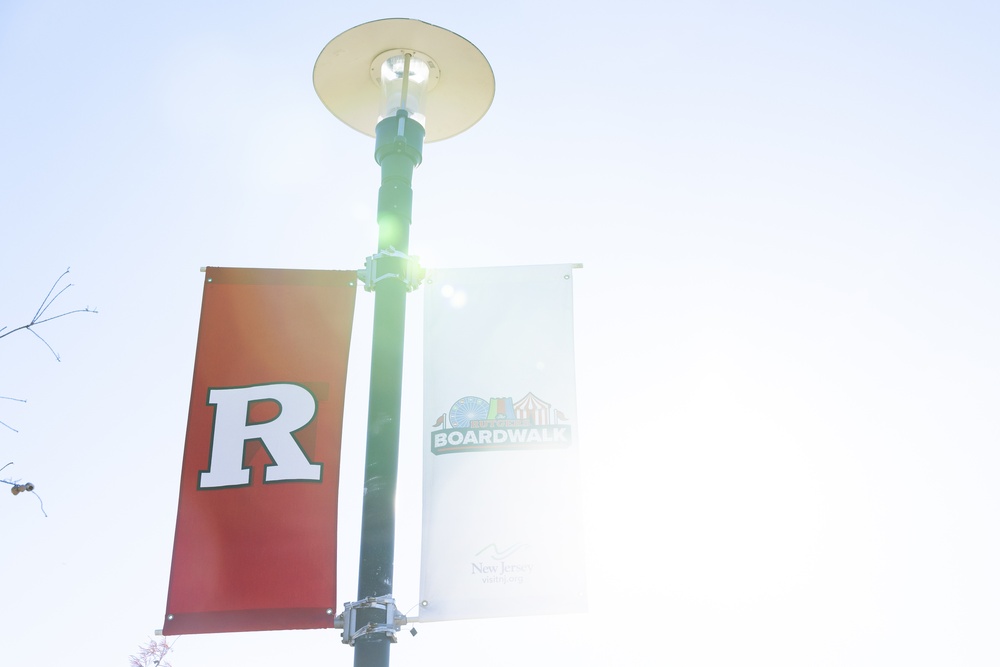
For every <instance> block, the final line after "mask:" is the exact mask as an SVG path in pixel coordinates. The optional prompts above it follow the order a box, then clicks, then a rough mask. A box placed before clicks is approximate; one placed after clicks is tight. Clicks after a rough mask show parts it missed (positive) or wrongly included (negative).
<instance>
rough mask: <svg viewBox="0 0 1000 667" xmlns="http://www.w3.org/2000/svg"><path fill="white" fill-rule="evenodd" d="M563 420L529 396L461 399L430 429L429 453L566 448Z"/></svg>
mask: <svg viewBox="0 0 1000 667" xmlns="http://www.w3.org/2000/svg"><path fill="white" fill-rule="evenodd" d="M568 421H569V420H568V419H567V418H566V416H565V415H564V414H563V413H562V412H561V411H560V410H556V409H555V408H553V407H552V406H551V405H550V404H548V403H546V402H545V401H543V400H541V399H540V398H538V397H537V396H535V395H534V394H532V393H530V392H529V393H528V395H527V396H525V397H524V398H522V399H521V400H519V401H517V402H515V401H514V400H513V399H511V398H509V397H508V398H491V399H490V400H488V401H487V400H485V399H482V398H479V397H478V396H465V397H464V398H460V399H458V400H457V401H455V403H454V404H453V405H452V406H451V409H450V410H449V411H448V412H446V413H445V414H442V415H441V416H440V417H438V419H437V421H436V422H434V426H432V427H431V452H432V453H434V454H451V453H452V452H474V451H475V452H479V451H486V450H498V449H540V448H549V447H569V446H570V444H571V443H572V441H571V439H570V426H569V423H568Z"/></svg>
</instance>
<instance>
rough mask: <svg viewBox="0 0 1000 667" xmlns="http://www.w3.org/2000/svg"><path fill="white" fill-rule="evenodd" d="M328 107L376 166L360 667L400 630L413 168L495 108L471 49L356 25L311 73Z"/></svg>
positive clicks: (424, 34)
mask: <svg viewBox="0 0 1000 667" xmlns="http://www.w3.org/2000/svg"><path fill="white" fill-rule="evenodd" d="M313 85H314V86H315V88H316V92H317V93H318V94H319V97H320V99H321V100H322V101H323V104H324V105H326V108H327V109H329V110H330V112H331V113H333V115H334V116H336V117H337V118H339V119H340V120H341V121H343V122H344V123H346V124H347V125H349V126H350V127H352V128H354V129H355V130H358V131H359V132H362V133H364V134H367V135H368V136H372V137H375V161H376V162H377V163H378V164H379V166H380V167H381V170H382V185H381V187H380V188H379V194H378V214H377V219H378V227H379V236H378V252H377V253H376V254H375V255H373V256H372V257H369V258H368V259H367V261H366V262H365V269H364V270H363V271H360V272H359V274H360V276H361V278H362V280H363V281H364V283H365V289H366V290H367V291H374V292H375V306H374V309H375V315H374V320H375V321H374V325H373V333H372V362H371V384H370V389H369V396H368V439H367V443H366V448H365V486H364V499H363V502H362V509H361V555H360V565H359V571H358V601H357V602H354V603H349V604H347V605H346V606H345V607H346V608H345V610H344V620H343V627H344V641H345V643H350V644H352V645H353V646H354V649H355V651H354V664H355V665H356V666H357V667H385V666H387V665H388V664H389V643H390V642H391V641H394V639H395V637H394V632H395V631H396V630H397V629H398V619H400V617H398V616H397V615H396V607H395V601H394V600H393V599H392V575H393V549H394V541H395V528H396V522H395V500H396V479H397V468H398V461H399V412H400V404H401V397H402V376H403V325H404V321H405V316H406V294H407V292H410V291H412V290H413V289H415V288H416V287H417V286H418V285H419V283H420V279H421V277H422V274H423V272H422V270H421V269H420V268H419V266H418V265H417V263H416V261H415V259H414V258H411V257H409V256H408V255H407V252H408V251H409V234H410V230H409V228H410V221H411V214H412V209H413V189H412V187H411V185H412V181H413V170H414V169H415V168H416V167H417V165H419V164H420V162H421V160H422V159H423V143H424V142H425V141H426V142H428V143H429V142H432V141H440V140H442V139H447V138H449V137H453V136H455V135H456V134H459V133H460V132H464V131H465V130H467V129H469V128H470V127H472V126H473V125H475V124H476V123H477V122H478V121H479V119H480V118H482V117H483V115H485V113H486V111H487V110H488V109H489V107H490V104H491V103H492V102H493V92H494V88H495V84H494V79H493V70H492V69H491V68H490V64H489V62H487V60H486V58H485V57H484V56H483V54H482V53H481V52H480V51H479V49H477V48H476V47H475V46H474V45H473V44H472V43H471V42H469V41H468V40H466V39H464V38H463V37H460V36H458V35H456V34H455V33H453V32H450V31H448V30H445V29H444V28H439V27H437V26H434V25H430V24H428V23H424V22H422V21H416V20H412V19H384V20H380V21H372V22H370V23H364V24H362V25H359V26H357V27H354V28H351V29H350V30H348V31H346V32H344V33H341V34H340V35H338V36H337V37H335V38H333V40H331V41H330V43H329V44H327V45H326V47H325V48H324V49H323V51H322V52H321V53H320V55H319V58H317V60H316V66H315V68H314V69H313Z"/></svg>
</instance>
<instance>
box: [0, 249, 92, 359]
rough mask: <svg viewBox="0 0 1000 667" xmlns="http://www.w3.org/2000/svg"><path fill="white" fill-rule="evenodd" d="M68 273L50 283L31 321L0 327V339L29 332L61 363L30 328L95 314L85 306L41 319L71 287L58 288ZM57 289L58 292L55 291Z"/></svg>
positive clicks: (42, 339) (48, 346)
mask: <svg viewBox="0 0 1000 667" xmlns="http://www.w3.org/2000/svg"><path fill="white" fill-rule="evenodd" d="M68 273H69V268H67V269H66V270H65V271H63V272H62V275H60V276H59V277H58V278H57V279H56V281H55V282H54V283H52V287H50V288H49V292H48V294H46V295H45V298H44V299H42V303H41V304H40V305H39V306H38V310H36V311H35V316H34V317H32V318H31V321H29V322H28V323H27V324H22V325H21V326H18V327H14V328H13V329H8V328H7V327H6V326H4V327H0V338H6V337H7V336H9V335H11V334H12V333H14V332H16V331H30V332H31V333H32V334H33V335H34V336H35V337H36V338H37V339H38V340H40V341H42V343H44V344H45V347H47V348H49V352H51V353H52V356H54V357H55V358H56V361H62V359H61V358H60V357H59V353H58V352H56V351H55V349H54V348H53V347H52V346H51V345H50V344H49V342H48V341H47V340H45V338H44V337H43V336H42V335H41V334H39V333H38V332H37V331H35V329H33V328H32V327H37V326H39V325H42V324H45V323H46V322H51V321H52V320H58V319H59V318H60V317H66V316H67V315H74V314H76V313H95V314H96V313H97V311H96V310H95V309H92V308H91V307H90V306H87V307H85V308H75V309H73V310H67V311H65V312H62V313H59V314H58V315H52V316H49V317H43V316H44V315H45V313H46V311H48V309H49V308H50V307H51V306H52V304H54V303H55V302H56V299H58V298H59V297H60V296H62V295H63V293H64V292H65V291H66V290H68V289H69V288H70V287H72V286H73V283H69V284H68V285H64V286H62V287H59V283H60V282H62V279H63V278H65V277H66V274H68ZM57 288H58V291H56V290H57Z"/></svg>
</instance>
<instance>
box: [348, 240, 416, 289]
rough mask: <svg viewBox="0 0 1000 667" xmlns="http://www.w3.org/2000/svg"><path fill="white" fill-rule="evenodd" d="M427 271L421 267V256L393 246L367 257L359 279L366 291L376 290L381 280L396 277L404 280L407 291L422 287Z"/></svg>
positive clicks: (359, 272) (359, 273)
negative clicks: (410, 254)
mask: <svg viewBox="0 0 1000 667" xmlns="http://www.w3.org/2000/svg"><path fill="white" fill-rule="evenodd" d="M425 273H426V271H424V269H422V268H421V267H420V258H419V257H411V256H409V255H407V254H405V253H402V252H399V251H398V250H396V249H395V248H393V247H392V246H390V247H389V249H388V250H382V251H380V252H379V253H378V254H375V255H372V256H371V257H368V258H367V259H365V268H363V269H361V270H359V271H358V280H360V281H361V282H362V283H364V285H365V291H366V292H372V291H374V290H375V285H377V284H378V283H379V282H380V281H382V280H386V279H389V278H395V279H397V280H400V281H402V283H403V284H404V285H405V286H406V291H407V292H412V291H413V290H415V289H417V288H418V287H420V283H421V282H422V281H423V279H424V274H425Z"/></svg>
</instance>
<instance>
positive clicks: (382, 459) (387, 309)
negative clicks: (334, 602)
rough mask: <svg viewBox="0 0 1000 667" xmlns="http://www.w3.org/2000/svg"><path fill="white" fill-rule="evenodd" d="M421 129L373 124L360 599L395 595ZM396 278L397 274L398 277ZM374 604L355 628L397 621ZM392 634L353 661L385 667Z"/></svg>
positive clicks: (367, 640)
mask: <svg viewBox="0 0 1000 667" xmlns="http://www.w3.org/2000/svg"><path fill="white" fill-rule="evenodd" d="M423 141H424V128H423V127H422V126H421V125H420V123H418V122H416V121H415V120H413V119H412V118H409V117H408V116H407V113H406V112H405V111H399V112H398V113H397V115H396V116H392V117H389V118H386V119H384V120H382V121H381V122H379V124H378V125H377V126H376V127H375V161H376V162H377V163H378V164H379V166H380V167H381V169H382V186H381V187H380V188H379V193H378V228H379V234H378V250H379V254H378V255H376V257H375V271H374V276H375V277H374V285H367V286H366V287H367V289H369V290H372V291H374V292H375V321H374V325H373V333H372V363H371V385H370V389H369V395H368V440H367V444H366V449H365V486H364V500H363V503H362V508H361V557H360V564H359V568H358V600H365V599H367V598H373V597H380V596H386V595H391V594H392V575H393V550H394V547H395V531H396V514H395V503H396V479H397V470H398V463H399V412H400V405H401V401H402V383H403V329H404V322H405V319H406V294H407V292H408V291H409V290H410V289H412V287H411V286H409V285H408V284H407V283H406V279H405V278H404V277H405V276H407V264H408V262H407V258H406V257H405V255H406V253H407V252H409V238H410V221H411V214H412V210H413V189H412V187H411V185H412V181H413V170H414V169H415V168H416V167H417V165H419V164H420V161H421V157H422V150H423ZM393 276H399V277H398V278H397V277H393ZM393 622H394V619H392V618H386V611H385V610H384V609H380V608H377V607H362V608H359V609H358V610H357V627H358V628H361V627H364V626H366V625H369V624H371V625H374V626H377V625H384V624H388V625H392V624H393ZM389 644H390V638H389V636H388V635H387V634H386V633H385V632H372V633H368V634H364V635H361V636H360V637H358V638H357V640H356V641H355V644H354V665H355V667H387V666H388V664H389Z"/></svg>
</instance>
